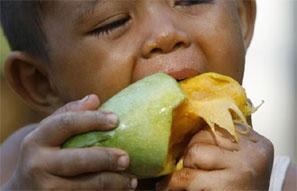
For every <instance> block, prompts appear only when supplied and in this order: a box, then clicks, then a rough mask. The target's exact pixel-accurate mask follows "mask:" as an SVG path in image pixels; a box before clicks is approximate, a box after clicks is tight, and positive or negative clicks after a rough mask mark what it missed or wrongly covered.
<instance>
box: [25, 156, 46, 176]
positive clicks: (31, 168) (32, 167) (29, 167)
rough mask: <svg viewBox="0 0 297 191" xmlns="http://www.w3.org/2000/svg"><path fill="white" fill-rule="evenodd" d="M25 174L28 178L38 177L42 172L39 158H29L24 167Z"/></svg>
mask: <svg viewBox="0 0 297 191" xmlns="http://www.w3.org/2000/svg"><path fill="white" fill-rule="evenodd" d="M24 169H25V172H26V173H27V174H28V175H29V176H38V175H39V174H40V172H42V163H41V162H40V158H39V157H31V158H30V160H27V163H26V164H25V165H24Z"/></svg>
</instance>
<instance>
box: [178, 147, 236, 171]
mask: <svg viewBox="0 0 297 191" xmlns="http://www.w3.org/2000/svg"><path fill="white" fill-rule="evenodd" d="M230 156H233V155H232V152H231V151H228V150H226V149H223V148H220V147H218V146H215V145H209V144H204V143H196V144H194V145H192V146H191V147H190V148H189V149H188V150H187V152H186V154H185V156H184V167H187V168H193V169H202V170H221V169H225V168H228V167H229V163H230V160H232V159H231V158H230Z"/></svg>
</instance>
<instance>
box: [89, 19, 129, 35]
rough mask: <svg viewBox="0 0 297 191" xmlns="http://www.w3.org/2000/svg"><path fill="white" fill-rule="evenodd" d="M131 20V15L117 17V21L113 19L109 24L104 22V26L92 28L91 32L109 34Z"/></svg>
mask: <svg viewBox="0 0 297 191" xmlns="http://www.w3.org/2000/svg"><path fill="white" fill-rule="evenodd" d="M129 20H130V17H129V16H126V17H122V18H120V19H117V20H115V21H111V22H109V23H107V24H104V25H103V26H100V27H97V28H96V29H94V30H92V31H91V32H89V33H90V34H95V35H105V34H109V33H111V32H112V31H113V30H115V29H117V28H120V27H122V26H124V25H125V24H126V23H127V22H128V21H129Z"/></svg>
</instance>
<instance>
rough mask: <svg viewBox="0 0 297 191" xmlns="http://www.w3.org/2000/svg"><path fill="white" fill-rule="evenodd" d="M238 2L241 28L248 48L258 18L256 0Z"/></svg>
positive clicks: (240, 0)
mask: <svg viewBox="0 0 297 191" xmlns="http://www.w3.org/2000/svg"><path fill="white" fill-rule="evenodd" d="M237 2H238V12H239V16H240V22H241V30H242V34H243V38H244V46H245V49H246V50H247V49H248V47H249V45H250V42H251V40H252V37H253V33H254V26H255V19H256V0H239V1H237Z"/></svg>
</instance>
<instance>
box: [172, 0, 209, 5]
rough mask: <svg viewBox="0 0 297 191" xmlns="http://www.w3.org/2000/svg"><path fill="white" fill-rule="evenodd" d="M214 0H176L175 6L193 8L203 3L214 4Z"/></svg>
mask: <svg viewBox="0 0 297 191" xmlns="http://www.w3.org/2000/svg"><path fill="white" fill-rule="evenodd" d="M213 1H214V0H176V1H175V3H174V5H175V6H191V5H198V4H203V3H212V2H213Z"/></svg>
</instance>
